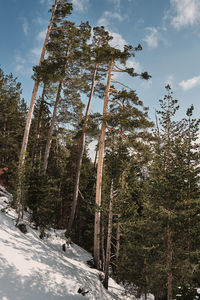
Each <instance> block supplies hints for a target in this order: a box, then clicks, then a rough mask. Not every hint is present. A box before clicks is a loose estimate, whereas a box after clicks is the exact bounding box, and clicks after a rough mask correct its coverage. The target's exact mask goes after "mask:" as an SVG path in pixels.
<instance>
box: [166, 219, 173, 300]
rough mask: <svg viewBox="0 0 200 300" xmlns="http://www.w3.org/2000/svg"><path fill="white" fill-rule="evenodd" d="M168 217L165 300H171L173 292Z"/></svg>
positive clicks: (170, 238)
mask: <svg viewBox="0 0 200 300" xmlns="http://www.w3.org/2000/svg"><path fill="white" fill-rule="evenodd" d="M170 219H171V217H170V215H169V217H168V225H167V250H168V255H167V269H168V274H167V300H173V297H172V295H173V291H172V280H173V275H172V270H171V268H172V237H171V226H170Z"/></svg>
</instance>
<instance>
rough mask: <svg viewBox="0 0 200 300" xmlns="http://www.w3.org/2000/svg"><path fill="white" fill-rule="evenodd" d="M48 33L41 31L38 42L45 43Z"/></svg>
mask: <svg viewBox="0 0 200 300" xmlns="http://www.w3.org/2000/svg"><path fill="white" fill-rule="evenodd" d="M46 33H47V30H46V29H45V30H43V31H40V32H39V33H38V35H37V40H38V41H44V39H45V37H46Z"/></svg>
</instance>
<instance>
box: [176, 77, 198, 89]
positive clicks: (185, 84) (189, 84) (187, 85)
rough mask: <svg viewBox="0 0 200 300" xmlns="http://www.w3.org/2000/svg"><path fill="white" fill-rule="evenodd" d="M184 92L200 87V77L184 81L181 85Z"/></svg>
mask: <svg viewBox="0 0 200 300" xmlns="http://www.w3.org/2000/svg"><path fill="white" fill-rule="evenodd" d="M179 85H180V86H181V87H182V89H183V90H184V91H188V90H190V89H192V88H194V87H196V86H198V85H200V76H195V77H193V78H190V79H188V80H183V81H181V82H180V83H179Z"/></svg>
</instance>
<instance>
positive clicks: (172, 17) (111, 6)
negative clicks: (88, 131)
mask: <svg viewBox="0 0 200 300" xmlns="http://www.w3.org/2000/svg"><path fill="white" fill-rule="evenodd" d="M53 3H54V1H52V0H28V1H27V0H7V1H2V0H1V10H0V37H1V42H0V67H1V68H2V69H3V71H4V73H5V74H9V73H10V72H12V73H13V75H14V76H15V77H17V78H18V81H20V82H21V84H22V89H23V94H22V95H23V97H24V98H25V100H26V102H27V103H28V104H29V103H30V98H31V94H32V88H33V80H32V79H31V75H32V67H33V66H34V65H37V64H38V63H39V58H40V53H41V48H42V45H43V42H44V37H45V33H46V30H47V26H48V22H49V19H50V13H49V12H48V10H49V9H50V8H51V5H52V4H53ZM72 3H73V8H74V9H73V13H72V15H71V17H70V20H72V21H73V22H75V23H76V24H77V25H78V24H80V22H81V21H89V23H90V25H91V26H98V25H99V26H100V25H103V26H105V28H106V29H107V30H109V32H110V33H111V35H112V36H113V37H114V39H113V45H115V46H117V47H119V48H122V47H123V45H124V44H131V45H133V46H134V47H136V46H137V45H138V44H139V43H140V44H141V45H142V48H143V50H142V51H141V52H139V53H136V56H135V58H134V59H131V60H130V61H129V63H128V65H129V66H130V67H134V68H135V70H136V72H144V71H148V73H149V74H150V75H151V76H152V78H151V79H150V80H149V81H144V80H142V79H139V78H128V77H127V76H126V77H123V78H121V80H122V82H123V83H124V84H126V85H128V86H129V87H130V88H132V89H134V90H136V93H137V94H138V96H139V98H140V99H141V100H142V101H143V103H144V105H145V106H147V107H149V115H150V118H151V119H152V120H154V116H155V110H156V109H159V99H162V98H163V97H164V95H165V93H166V91H165V86H166V85H167V84H170V85H171V87H172V90H173V96H174V98H175V99H178V100H179V104H180V110H179V112H178V114H177V118H182V117H184V116H185V112H186V110H187V108H188V107H189V106H190V105H191V104H193V105H194V107H195V112H194V116H195V117H196V118H198V117H199V108H200V107H199V106H200V101H199V93H200V59H199V56H200V0H72ZM95 101H96V102H94V103H93V106H92V110H93V111H95V110H99V109H100V106H99V100H95Z"/></svg>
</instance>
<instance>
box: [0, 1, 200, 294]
mask: <svg viewBox="0 0 200 300" xmlns="http://www.w3.org/2000/svg"><path fill="white" fill-rule="evenodd" d="M50 14H51V19H50V22H49V26H48V30H47V33H46V38H45V41H44V45H43V49H42V52H41V57H40V62H39V64H38V65H36V66H33V71H34V75H33V92H32V98H31V102H30V107H28V105H27V103H26V102H25V100H24V99H23V98H22V96H21V94H22V86H21V84H20V83H19V82H18V79H17V78H15V77H14V75H13V74H12V73H11V74H5V73H4V70H2V69H0V141H1V142H0V174H1V175H0V184H1V185H2V186H4V187H6V189H7V190H8V191H9V192H10V193H12V194H13V199H14V200H13V207H14V208H15V209H16V211H17V214H18V218H17V219H16V226H18V225H19V224H21V223H23V216H24V212H27V211H28V212H29V213H30V215H31V221H32V222H33V223H34V224H35V227H36V228H37V229H38V230H40V231H41V234H45V229H47V228H55V229H64V230H65V231H66V233H65V235H66V238H70V239H71V240H72V241H73V242H74V243H77V244H78V245H80V246H81V247H83V248H84V249H86V250H87V251H89V252H91V253H92V254H93V257H94V259H93V261H92V262H91V263H92V264H93V265H94V267H95V268H97V269H99V270H101V271H103V272H104V274H105V277H104V281H103V285H104V287H105V288H108V279H109V276H111V277H113V278H114V279H115V280H116V281H117V282H119V283H123V284H124V286H125V287H126V289H127V290H129V291H131V292H132V293H133V294H134V295H136V296H138V297H139V296H140V295H142V294H145V295H147V294H148V293H152V294H153V295H154V296H155V300H173V299H183V300H193V299H200V298H198V297H199V296H198V294H197V288H199V287H200V235H199V221H200V206H199V203H200V200H199V199H200V198H199V191H200V190H199V175H200V168H199V166H200V165H199V158H200V149H199V122H200V120H198V119H195V118H194V117H193V112H194V106H193V105H191V106H190V107H188V109H187V111H186V112H185V117H184V118H182V119H180V120H178V119H177V117H176V113H177V111H178V110H179V101H178V100H177V99H175V98H174V96H173V90H172V88H171V86H170V85H169V84H167V85H166V86H165V91H166V93H165V95H163V98H162V99H160V100H159V99H158V101H159V105H160V108H159V110H157V111H156V113H155V120H153V121H152V120H150V118H149V116H148V107H146V106H145V105H144V103H143V101H142V100H141V99H139V97H138V95H137V91H135V90H132V89H130V88H129V87H128V86H126V82H123V81H121V80H119V81H118V78H123V77H120V76H119V77H114V74H115V75H116V74H117V73H118V74H126V76H130V77H132V80H134V77H138V78H140V80H149V79H150V78H151V75H150V74H149V73H148V72H143V73H137V72H135V70H134V68H130V67H128V64H127V62H128V59H130V58H131V57H135V56H136V55H137V53H138V52H139V51H142V46H141V44H138V45H135V46H132V45H125V46H124V49H123V50H120V49H118V48H115V47H112V46H111V45H110V41H111V40H112V36H111V35H110V34H109V32H108V31H106V30H105V28H104V27H103V26H99V27H94V28H92V27H91V26H90V24H89V22H88V21H86V22H81V24H79V25H77V24H75V23H74V22H72V21H69V16H70V17H71V14H72V16H73V7H72V4H71V3H70V2H69V1H68V0H62V1H61V0H56V1H55V4H54V5H53V6H52V8H51V9H50ZM39 91H41V93H39ZM39 94H40V95H39ZM38 95H39V96H38ZM94 98H95V99H98V101H99V102H101V104H102V107H103V108H102V112H98V113H97V112H96V113H93V112H92V110H91V103H92V101H93V99H94ZM85 103H86V104H85ZM91 143H95V145H96V146H95V150H94V152H95V153H94V159H92V158H91V155H90V154H89V153H90V147H91ZM179 294H180V295H181V298H180V297H179V296H178V295H179Z"/></svg>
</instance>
